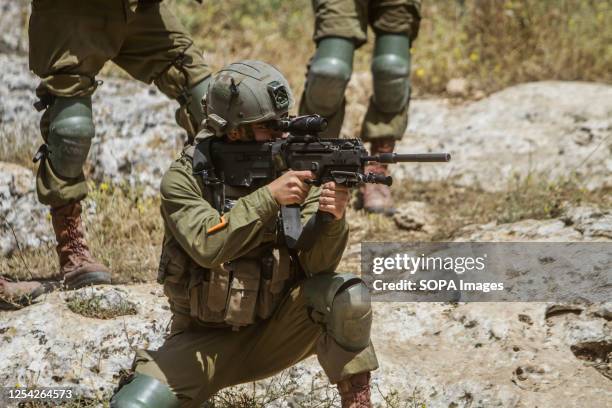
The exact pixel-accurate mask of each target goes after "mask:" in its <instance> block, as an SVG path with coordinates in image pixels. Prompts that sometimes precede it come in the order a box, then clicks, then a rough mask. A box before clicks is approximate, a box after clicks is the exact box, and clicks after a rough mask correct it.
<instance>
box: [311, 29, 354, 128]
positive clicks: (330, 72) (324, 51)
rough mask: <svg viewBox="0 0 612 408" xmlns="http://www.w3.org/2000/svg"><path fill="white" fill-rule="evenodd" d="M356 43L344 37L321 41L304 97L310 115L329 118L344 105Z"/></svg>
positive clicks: (312, 63) (312, 61)
mask: <svg viewBox="0 0 612 408" xmlns="http://www.w3.org/2000/svg"><path fill="white" fill-rule="evenodd" d="M354 52H355V44H354V43H353V41H351V40H347V39H345V38H337V37H330V38H324V39H322V40H321V41H319V44H318V45H317V51H316V53H315V55H314V57H313V58H312V60H311V62H310V66H309V68H308V75H307V78H306V87H305V90H304V98H305V102H306V105H307V107H308V110H309V111H310V113H318V114H320V115H322V116H325V117H328V116H331V115H333V114H335V113H336V112H337V111H338V110H339V109H340V108H341V107H342V104H343V102H344V91H345V90H346V85H347V84H348V81H349V79H350V78H351V73H352V72H353V53H354Z"/></svg>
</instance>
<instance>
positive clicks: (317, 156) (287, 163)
mask: <svg viewBox="0 0 612 408" xmlns="http://www.w3.org/2000/svg"><path fill="white" fill-rule="evenodd" d="M213 119H214V118H213ZM270 126H271V127H272V128H273V129H275V130H281V131H284V132H288V133H289V135H288V137H287V138H284V139H280V140H275V141H270V142H229V141H226V140H223V139H218V138H207V139H204V141H202V142H200V143H199V144H198V145H197V146H196V149H195V152H194V158H193V170H194V174H201V175H202V176H203V180H204V184H206V185H207V186H209V187H210V188H211V189H212V190H213V191H214V192H215V193H214V194H213V202H214V205H215V207H216V208H217V209H218V210H221V211H222V210H223V208H225V196H224V194H223V191H224V186H231V187H243V188H245V187H246V188H248V189H249V190H254V189H256V188H259V187H262V186H264V185H266V184H268V183H270V182H271V181H272V180H274V179H276V178H278V177H279V176H280V175H281V174H282V173H283V172H284V171H286V170H289V169H292V170H310V171H312V173H313V174H314V178H313V179H312V180H310V181H309V183H311V184H313V185H315V186H320V185H321V184H324V183H326V182H329V181H335V182H336V184H340V185H344V186H347V187H356V186H360V185H363V184H365V183H381V184H385V185H388V186H390V185H391V184H392V183H393V179H392V178H391V177H390V176H385V175H381V174H374V173H365V171H364V168H365V165H366V164H367V163H369V162H378V163H402V162H448V161H449V160H450V154H448V153H422V154H398V153H382V154H377V155H370V154H369V153H368V151H367V150H366V148H365V146H364V144H363V142H362V141H361V140H360V139H323V138H320V137H319V136H318V133H320V132H322V131H323V130H325V129H326V128H327V120H326V119H325V118H322V117H321V116H319V115H307V116H298V117H294V118H287V119H283V120H279V121H276V122H273V123H272V124H271V125H270ZM281 216H282V220H283V230H284V233H285V239H286V241H287V245H288V246H289V247H290V248H295V249H305V248H308V247H309V246H310V245H312V242H313V241H314V236H315V235H314V234H315V232H316V230H317V229H318V227H320V226H321V225H322V224H324V223H326V222H329V221H330V220H331V219H332V217H333V216H332V215H331V214H328V213H322V212H318V213H317V215H316V216H315V217H312V219H311V220H310V221H309V222H308V224H307V225H306V226H305V227H304V229H302V225H301V222H300V206H299V205H294V206H283V207H282V209H281Z"/></svg>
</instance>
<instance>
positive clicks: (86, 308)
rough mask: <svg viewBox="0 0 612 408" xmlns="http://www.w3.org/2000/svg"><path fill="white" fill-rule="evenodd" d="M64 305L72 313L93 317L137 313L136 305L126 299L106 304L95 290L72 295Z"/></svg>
mask: <svg viewBox="0 0 612 408" xmlns="http://www.w3.org/2000/svg"><path fill="white" fill-rule="evenodd" d="M66 306H68V309H70V310H71V311H72V312H73V313H77V314H80V315H81V316H85V317H91V318H93V319H114V318H115V317H119V316H126V315H135V314H137V310H136V307H135V306H134V304H133V303H131V302H129V301H127V300H120V301H119V302H117V303H115V304H112V305H110V304H108V302H107V301H106V300H105V299H104V297H103V296H102V295H100V294H96V293H95V292H93V291H92V292H88V293H86V296H72V297H70V298H69V299H67V301H66Z"/></svg>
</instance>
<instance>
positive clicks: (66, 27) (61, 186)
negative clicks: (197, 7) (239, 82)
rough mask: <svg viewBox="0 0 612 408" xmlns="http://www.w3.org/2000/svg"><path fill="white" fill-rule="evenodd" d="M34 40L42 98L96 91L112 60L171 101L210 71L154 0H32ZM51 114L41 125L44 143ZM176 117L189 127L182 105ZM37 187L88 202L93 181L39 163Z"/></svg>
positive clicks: (55, 199) (55, 203) (58, 200)
mask: <svg viewBox="0 0 612 408" xmlns="http://www.w3.org/2000/svg"><path fill="white" fill-rule="evenodd" d="M29 41H30V50H29V62H30V69H31V70H32V71H33V72H34V73H35V74H36V75H38V76H39V77H40V79H41V82H40V85H39V86H38V88H37V90H36V93H37V96H38V97H39V98H41V100H42V101H52V98H53V97H77V96H90V95H91V94H92V93H93V92H94V91H95V89H96V86H97V85H98V82H97V81H96V75H97V74H98V73H99V71H100V70H101V69H102V67H103V66H104V64H105V63H106V62H108V61H113V62H114V63H115V64H117V65H118V66H119V67H121V68H122V69H124V70H125V71H126V72H127V73H128V74H130V75H131V76H132V77H134V78H135V79H137V80H139V81H142V82H145V83H147V84H150V83H155V85H156V86H157V87H158V89H159V90H160V91H161V92H163V93H164V94H165V95H167V96H168V97H170V98H172V99H180V98H181V95H183V94H184V93H185V92H186V91H187V90H189V89H191V88H192V87H193V86H194V85H196V84H198V83H199V82H201V81H202V80H203V79H204V78H206V77H207V76H208V75H210V69H209V68H208V66H207V65H206V64H205V62H204V59H203V55H202V53H201V52H200V51H199V50H198V49H197V48H196V47H195V46H194V45H193V41H192V40H191V38H190V37H189V35H188V34H187V32H186V31H185V29H184V28H183V26H182V25H181V23H180V22H179V21H178V19H177V18H176V17H175V16H174V15H173V14H172V13H171V11H170V10H168V8H167V7H166V6H165V5H164V4H163V3H160V2H155V1H137V0H89V1H82V0H33V2H32V14H31V16H30V24H29ZM47 112H48V111H47ZM47 112H45V114H43V117H42V119H41V126H40V127H41V133H42V136H43V139H45V140H46V138H47V135H48V127H49V118H48V114H47ZM177 121H178V122H179V125H181V126H182V127H183V128H185V129H187V130H188V132H189V126H190V124H189V123H187V121H188V118H186V117H185V113H184V112H183V114H181V109H179V111H178V112H177ZM37 191H38V196H39V200H40V201H41V202H42V203H43V204H47V205H50V206H51V207H59V206H62V205H66V204H69V203H72V202H75V201H79V200H81V199H83V198H84V197H85V196H86V194H87V185H86V183H85V177H84V176H83V175H82V176H81V177H77V178H75V179H70V180H66V179H63V178H61V177H59V176H58V175H57V174H56V173H55V172H54V170H53V168H51V166H50V165H49V163H48V160H47V161H43V163H42V164H41V166H40V167H39V171H38V176H37Z"/></svg>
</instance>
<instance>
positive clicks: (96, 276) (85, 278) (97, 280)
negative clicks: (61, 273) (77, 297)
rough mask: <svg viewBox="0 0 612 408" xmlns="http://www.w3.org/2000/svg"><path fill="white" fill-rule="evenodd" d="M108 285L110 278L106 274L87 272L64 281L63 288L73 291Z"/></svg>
mask: <svg viewBox="0 0 612 408" xmlns="http://www.w3.org/2000/svg"><path fill="white" fill-rule="evenodd" d="M110 283H111V276H110V274H109V273H108V272H89V273H84V274H82V275H79V276H76V277H74V278H72V279H70V280H67V281H65V282H64V287H65V288H66V289H68V290H74V289H80V288H84V287H85V286H95V285H108V284H110Z"/></svg>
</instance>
